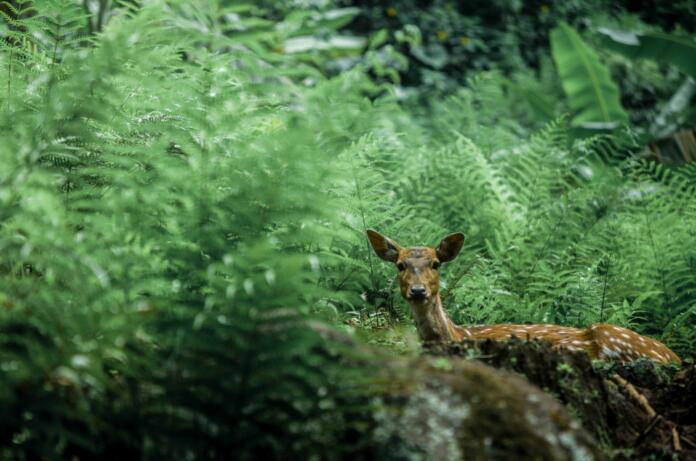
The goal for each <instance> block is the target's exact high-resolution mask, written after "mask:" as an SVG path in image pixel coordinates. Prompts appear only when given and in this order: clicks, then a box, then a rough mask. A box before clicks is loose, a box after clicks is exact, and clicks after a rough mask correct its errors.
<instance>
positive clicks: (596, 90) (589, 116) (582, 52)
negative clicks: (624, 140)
mask: <svg viewBox="0 0 696 461" xmlns="http://www.w3.org/2000/svg"><path fill="white" fill-rule="evenodd" d="M551 51H552V53H553V59H554V61H555V62H556V67H557V69H558V73H559V75H560V76H561V84H562V86H563V91H564V92H565V94H566V96H567V98H568V104H569V105H570V108H571V109H572V110H573V111H574V117H573V119H572V125H573V126H576V127H579V128H585V129H589V130H610V129H614V128H616V127H618V126H619V125H621V124H622V123H625V122H626V121H627V120H628V115H627V114H626V112H625V111H624V109H623V107H621V102H620V100H619V89H618V88H617V86H616V84H615V83H614V82H613V81H612V80H611V77H610V76H609V71H608V70H607V68H606V67H605V66H604V65H603V64H602V63H601V62H600V61H599V58H598V57H597V54H596V53H595V52H594V51H593V50H592V49H591V48H590V47H589V46H587V44H585V42H583V40H582V39H581V38H580V35H578V33H577V32H576V31H575V29H573V28H572V27H570V26H569V25H568V24H566V23H563V22H562V23H560V25H559V26H558V27H556V28H555V29H554V30H553V31H552V32H551Z"/></svg>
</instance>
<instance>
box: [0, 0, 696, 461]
mask: <svg viewBox="0 0 696 461" xmlns="http://www.w3.org/2000/svg"><path fill="white" fill-rule="evenodd" d="M426 3H428V4H429V6H428V5H426ZM464 3H466V4H467V5H469V3H471V5H469V6H461V5H460V4H462V5H463V4H464ZM474 3H476V4H477V5H478V3H477V2H446V1H436V2H432V4H430V2H416V1H408V0H399V1H394V2H358V1H356V2H352V3H351V2H340V1H330V0H324V1H319V0H318V1H309V0H308V1H299V0H295V1H287V2H271V1H268V2H257V3H254V2H249V3H243V2H233V1H223V0H218V1H206V2H191V1H178V0H168V1H164V0H157V1H146V2H134V3H129V2H124V3H116V2H114V3H113V4H112V3H111V2H90V1H86V2H84V4H83V3H78V2H75V1H71V0H55V1H35V2H31V3H29V2H26V3H23V4H22V3H18V2H2V3H1V5H2V8H0V10H2V21H1V22H2V26H1V28H0V31H1V32H2V36H3V38H2V45H1V46H2V49H1V51H2V53H1V54H0V83H1V85H0V106H1V108H0V135H1V138H2V139H1V142H0V459H3V460H5V459H8V460H25V459H26V460H31V459H71V457H73V456H75V457H77V458H79V459H220V458H224V457H225V454H229V453H234V454H235V456H236V457H237V458H239V459H253V458H254V457H255V456H256V455H258V454H259V453H263V455H264V456H265V457H268V459H273V458H275V459H289V458H299V459H320V458H322V459H326V458H329V459H330V458H341V457H344V456H350V454H351V453H352V452H354V451H359V450H360V449H361V448H360V444H359V443H358V442H359V441H360V440H361V437H362V434H363V432H364V431H366V427H365V426H364V424H365V423H364V421H365V419H366V416H365V415H366V414H369V413H370V411H372V410H371V408H372V405H373V403H371V402H370V400H369V399H367V398H365V395H366V392H367V391H366V390H365V389H366V388H368V387H369V385H367V384H365V383H364V381H365V380H366V377H369V371H366V370H364V369H362V368H361V367H360V366H357V365H355V363H356V362H351V361H349V362H348V363H346V361H345V360H344V357H345V356H346V354H349V353H350V352H349V351H342V350H340V349H341V346H340V345H339V344H334V342H332V341H330V340H327V339H326V334H322V331H324V330H323V328H325V327H323V326H321V325H325V324H329V325H331V328H338V329H342V330H343V331H344V332H347V333H349V334H352V333H353V332H355V331H356V330H357V331H358V332H359V333H360V334H361V335H362V336H361V337H366V338H367V339H368V340H376V341H386V342H388V343H390V344H391V345H392V346H394V345H396V346H398V347H402V348H404V349H411V348H412V347H413V345H412V344H411V345H410V344H409V343H408V341H409V338H410V337H412V326H411V324H410V320H409V315H408V311H407V309H406V306H405V305H404V304H403V302H402V301H401V300H400V297H399V296H398V293H397V292H396V290H395V286H394V281H393V279H394V270H393V268H392V267H387V266H386V265H385V264H383V263H381V262H380V261H377V260H376V258H375V257H374V256H372V255H371V254H370V250H369V248H368V245H367V242H366V239H365V234H364V231H365V229H366V227H372V228H375V229H379V230H380V231H381V232H383V233H385V234H387V235H389V236H391V237H393V238H395V239H396V240H397V241H399V242H401V243H403V244H407V245H410V244H427V245H433V244H435V243H436V242H437V241H438V240H439V238H440V237H442V236H443V235H445V234H447V233H449V232H453V231H462V232H464V233H465V235H466V238H467V240H466V244H465V249H464V250H463V252H462V255H461V256H460V257H459V258H458V259H457V260H456V261H455V262H453V263H451V264H449V265H448V267H446V268H445V269H444V271H443V279H444V282H443V283H444V287H443V289H444V293H445V304H446V307H447V309H448V311H449V312H450V314H451V316H452V317H453V319H454V320H455V321H456V322H459V323H498V322H521V323H532V322H548V323H558V324H563V325H572V326H587V325H589V324H591V323H594V322H600V321H601V322H610V323H616V324H619V325H623V326H627V327H630V328H633V329H635V330H636V331H638V332H640V333H642V334H647V335H651V336H654V337H656V338H659V339H660V340H662V341H664V342H665V343H666V344H668V345H669V346H670V347H672V348H674V350H675V351H677V352H678V353H680V354H681V355H682V356H683V357H689V356H693V354H694V351H696V214H695V212H696V189H695V188H694V178H695V177H696V169H694V167H692V166H689V165H685V166H681V167H667V166H665V165H661V164H657V163H654V162H652V161H648V160H646V159H643V158H642V157H641V155H640V153H641V152H642V151H643V149H644V147H645V146H646V145H647V144H648V143H649V142H650V141H651V140H652V139H654V137H655V135H656V133H662V134H665V133H667V134H671V133H674V132H676V131H678V130H679V129H680V128H682V127H692V126H693V124H692V122H693V111H692V109H691V108H692V106H693V104H692V101H693V97H692V96H693V82H691V83H689V79H688V76H686V75H684V73H682V71H681V70H680V68H679V67H678V66H677V67H675V66H671V65H669V64H665V63H659V62H655V61H652V60H650V59H631V58H627V57H625V56H624V55H622V54H619V53H616V52H613V51H610V50H609V49H608V48H606V47H602V46H601V43H602V39H601V34H598V33H597V30H598V29H599V28H600V27H602V26H604V27H613V28H618V29H623V30H627V29H628V30H632V31H642V32H655V31H660V30H664V31H665V32H668V33H670V34H676V35H677V36H680V37H690V36H692V35H693V33H694V32H695V29H696V19H695V18H696V16H695V15H694V13H695V11H694V5H693V3H692V2H689V1H682V2H671V3H670V4H669V5H666V4H662V3H660V4H658V3H656V2H655V3H652V2H643V3H644V4H641V5H640V6H639V7H636V6H635V5H632V6H631V7H630V8H629V6H628V3H627V4H626V5H622V4H620V3H619V4H617V3H616V2H607V1H602V0H593V1H587V2H585V1H579V0H576V1H573V2H560V1H559V2H548V3H543V2H518V1H513V0H509V1H508V0H505V1H503V0H498V1H494V2H482V3H485V5H478V6H473V4H474ZM560 21H564V22H565V23H567V24H569V26H567V27H569V28H573V30H577V31H578V32H579V33H580V35H581V36H582V37H583V39H584V40H585V43H586V44H587V45H586V46H587V47H588V48H591V49H592V50H594V51H593V53H595V55H596V56H597V58H596V59H597V60H598V61H597V62H599V63H600V64H597V65H598V66H599V65H601V66H605V67H606V69H608V70H609V74H610V75H611V78H612V79H613V81H614V82H616V84H617V85H618V90H619V95H620V101H619V102H617V104H619V103H620V106H616V107H618V109H617V110H621V111H625V113H626V114H627V115H628V116H627V118H626V119H625V120H622V124H621V125H620V126H618V127H614V128H613V129H612V130H603V131H601V132H591V133H587V132H579V131H578V126H577V125H576V124H574V123H571V120H573V117H574V116H575V115H576V114H575V113H574V111H575V106H574V105H573V104H572V101H571V102H569V101H568V100H567V98H566V96H565V94H564V86H563V85H564V81H563V79H562V77H559V73H558V72H557V69H556V67H555V66H554V61H553V57H552V51H551V47H550V45H549V33H550V32H551V30H553V29H554V28H555V27H557V26H558V24H559V23H560ZM688 40H690V39H688ZM554 52H555V51H554ZM609 74H608V75H609ZM685 85H686V86H685ZM689 85H691V87H690V88H691V93H688V94H687V97H686V103H683V101H682V103H681V105H679V106H678V110H676V109H674V106H673V105H671V106H670V102H673V101H674V96H673V95H675V93H676V92H678V91H679V90H680V89H681V88H683V87H686V88H687V89H688V88H689ZM682 99H684V98H682ZM672 109H674V110H672ZM621 113H623V112H621ZM651 136H652V138H651ZM317 320H318V321H319V323H317ZM381 331H387V332H391V333H390V334H392V335H393V332H394V331H396V332H398V334H396V336H390V337H387V338H386V339H384V338H383V337H382V335H381V334H380V333H379V332H381ZM360 334H359V336H360ZM375 443H376V442H375ZM387 452H388V451H385V453H387Z"/></svg>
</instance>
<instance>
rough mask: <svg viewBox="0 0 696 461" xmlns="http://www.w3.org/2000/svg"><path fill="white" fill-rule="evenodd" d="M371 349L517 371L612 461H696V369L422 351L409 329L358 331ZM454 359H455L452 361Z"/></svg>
mask: <svg viewBox="0 0 696 461" xmlns="http://www.w3.org/2000/svg"><path fill="white" fill-rule="evenodd" d="M356 335H357V336H358V337H359V338H362V339H363V340H365V341H366V342H368V343H370V344H372V345H375V346H378V347H382V348H386V349H388V350H390V351H391V352H392V353H398V354H400V355H405V356H416V355H419V354H421V353H422V354H425V355H436V356H439V357H448V358H452V359H454V360H458V359H459V358H463V359H466V360H473V361H478V362H482V363H484V364H486V365H488V366H491V367H493V368H497V369H504V370H508V371H512V372H514V373H516V374H519V375H522V376H524V377H525V378H526V379H527V380H528V381H529V382H531V383H532V384H534V385H536V386H537V387H539V388H541V389H542V390H543V391H545V392H546V393H548V394H550V395H552V396H553V397H554V398H555V399H556V400H557V401H559V402H560V403H562V404H563V405H564V406H565V407H566V409H567V410H568V411H569V413H570V414H571V415H572V416H574V417H575V418H577V419H578V420H579V421H580V422H581V424H582V425H583V427H584V428H585V430H587V432H589V433H590V434H592V435H593V436H594V438H595V439H596V441H597V443H598V444H599V446H600V447H601V449H602V451H603V452H604V453H605V454H606V455H607V458H608V459H679V460H696V365H695V364H694V363H693V362H685V363H683V364H682V365H680V366H679V365H676V364H675V365H658V364H656V363H654V362H651V361H649V360H639V361H636V362H632V363H625V364H619V363H609V362H602V361H591V360H590V359H589V358H588V357H587V356H586V355H585V354H584V353H582V352H569V351H563V352H558V351H555V350H553V349H552V348H551V347H550V345H549V344H547V343H542V342H537V341H532V342H527V341H520V340H516V339H513V340H511V341H509V342H494V341H467V342H463V343H452V344H431V345H424V347H421V346H420V344H419V343H418V339H417V337H416V334H415V330H413V328H412V326H411V325H408V324H404V323H397V324H394V325H391V326H383V327H381V328H371V329H369V330H368V329H362V328H359V329H358V331H357V333H356ZM455 358H456V359H455Z"/></svg>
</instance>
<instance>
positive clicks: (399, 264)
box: [396, 263, 406, 272]
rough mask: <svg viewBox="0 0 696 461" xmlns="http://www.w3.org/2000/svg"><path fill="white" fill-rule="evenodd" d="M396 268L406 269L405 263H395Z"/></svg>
mask: <svg viewBox="0 0 696 461" xmlns="http://www.w3.org/2000/svg"><path fill="white" fill-rule="evenodd" d="M396 268H397V269H399V272H401V271H403V270H405V269H406V264H404V263H396Z"/></svg>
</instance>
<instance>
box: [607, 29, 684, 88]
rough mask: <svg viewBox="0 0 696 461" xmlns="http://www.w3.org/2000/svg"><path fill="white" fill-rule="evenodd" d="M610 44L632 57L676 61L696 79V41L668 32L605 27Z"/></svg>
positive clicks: (678, 65)
mask: <svg viewBox="0 0 696 461" xmlns="http://www.w3.org/2000/svg"><path fill="white" fill-rule="evenodd" d="M598 32H599V33H600V34H602V36H603V39H604V40H603V41H604V44H605V46H606V47H607V48H609V49H611V50H613V51H617V52H619V53H621V54H624V55H626V56H628V57H629V58H632V59H653V60H655V61H660V62H664V63H667V64H672V65H674V66H676V67H678V68H679V69H680V70H681V71H682V72H684V73H686V74H687V75H689V76H690V77H691V78H694V79H696V41H695V40H694V39H693V38H691V37H685V36H680V35H674V34H668V33H665V32H626V31H620V30H614V29H609V28H606V27H602V28H600V29H598Z"/></svg>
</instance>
